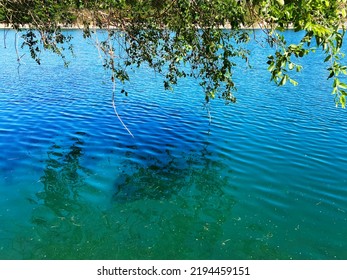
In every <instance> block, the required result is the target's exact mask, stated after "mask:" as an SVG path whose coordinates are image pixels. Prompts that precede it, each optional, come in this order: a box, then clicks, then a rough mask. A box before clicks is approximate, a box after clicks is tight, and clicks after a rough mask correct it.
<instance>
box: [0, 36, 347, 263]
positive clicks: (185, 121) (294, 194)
mask: <svg viewBox="0 0 347 280" xmlns="http://www.w3.org/2000/svg"><path fill="white" fill-rule="evenodd" d="M3 33H4V31H2V30H1V31H0V34H1V37H3V36H2V35H3ZM70 33H73V35H74V36H75V39H74V40H75V41H74V45H75V53H76V58H71V65H70V67H69V68H64V67H63V63H62V61H61V59H60V58H58V57H56V56H54V55H51V54H48V53H43V54H42V65H41V66H38V65H36V64H35V62H33V61H32V60H31V59H30V58H29V54H28V53H26V54H25V55H24V57H23V58H22V64H21V66H20V67H19V68H18V64H17V61H16V52H15V48H14V32H12V31H10V32H9V33H8V34H7V36H6V37H7V39H6V48H4V44H5V43H4V40H1V43H0V58H1V68H0V259H346V258H347V250H346V249H347V240H346V236H347V215H346V212H347V183H346V182H347V173H346V169H347V150H346V149H345V146H346V139H347V132H346V128H347V118H346V116H347V115H346V110H343V109H341V108H336V107H335V105H334V100H333V96H332V95H331V94H330V92H331V88H330V81H327V80H326V77H327V72H326V70H325V68H326V67H327V65H324V64H323V63H322V61H323V60H322V55H321V54H319V53H316V54H315V55H310V56H308V57H307V58H305V59H304V60H303V61H302V63H303V66H304V70H303V73H301V74H300V75H299V76H297V80H298V81H299V83H300V84H299V86H298V87H293V86H291V85H287V86H285V87H283V88H278V87H276V86H274V85H273V84H271V83H270V82H269V78H270V74H269V73H268V72H267V70H266V68H267V65H266V60H267V59H266V57H267V55H268V54H269V53H270V51H271V50H269V49H266V48H261V47H259V45H256V43H255V42H252V43H250V45H249V49H250V50H251V51H252V55H251V57H250V62H251V65H252V68H251V69H248V68H246V67H245V66H243V65H241V66H240V67H239V68H237V69H236V71H235V81H236V83H237V85H238V91H237V92H236V96H237V100H238V101H237V103H236V104H232V105H225V104H224V103H223V102H222V101H220V100H214V101H212V102H211V104H210V114H211V117H212V119H211V122H210V121H209V117H208V112H207V110H206V108H204V104H203V102H204V95H203V93H202V90H201V89H200V88H199V86H198V83H197V82H196V81H194V80H189V79H187V80H180V81H179V84H178V86H176V87H175V90H174V92H166V91H164V90H163V86H162V78H161V77H160V76H156V75H155V74H154V73H153V72H152V71H151V70H150V69H147V68H146V67H142V68H141V69H138V70H137V71H135V72H133V73H131V82H130V83H128V84H126V85H125V87H126V89H127V90H128V91H129V96H128V97H124V96H122V95H120V94H117V98H116V104H117V109H118V112H119V114H120V116H121V118H122V120H123V121H124V123H125V124H126V125H127V127H128V128H129V129H130V130H131V132H132V134H133V135H134V138H132V137H131V136H130V135H129V134H128V133H127V131H126V130H125V129H124V128H123V127H122V125H121V124H120V122H119V120H118V119H117V117H116V116H115V114H114V112H113V108H112V103H111V97H112V85H111V83H110V79H109V74H108V73H106V72H105V71H104V70H103V69H102V61H101V60H100V59H99V57H98V52H97V51H96V49H95V48H94V47H93V45H92V44H91V43H87V42H85V41H83V39H82V34H81V32H79V31H70ZM286 36H287V37H288V38H289V40H290V39H291V38H293V39H295V35H294V34H293V33H291V32H287V33H286ZM20 52H21V54H22V53H25V52H24V51H20ZM117 90H118V93H119V92H120V90H121V87H119V88H118V89H117Z"/></svg>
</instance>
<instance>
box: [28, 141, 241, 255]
mask: <svg viewBox="0 0 347 280" xmlns="http://www.w3.org/2000/svg"><path fill="white" fill-rule="evenodd" d="M206 153H207V150H205V151H202V152H200V153H191V154H189V155H183V157H181V158H180V159H177V158H175V157H174V156H172V155H171V154H170V152H169V151H166V152H165V153H164V155H165V157H163V158H164V160H158V159H156V158H148V160H147V161H146V164H147V165H141V164H139V163H134V161H131V157H130V158H129V160H125V161H124V165H123V166H124V168H123V170H121V171H120V172H117V174H116V181H115V183H114V184H115V189H114V192H113V195H111V196H110V197H111V198H110V199H109V201H105V203H104V205H99V204H98V203H96V202H95V201H93V199H92V197H93V195H97V194H98V193H100V191H101V190H98V189H96V188H95V187H93V186H90V185H88V183H86V180H85V179H86V177H87V176H90V175H92V174H93V172H92V171H91V170H87V169H86V168H84V167H83V166H81V159H82V158H83V155H84V153H83V142H82V141H80V140H78V141H76V143H74V144H73V145H72V146H71V147H70V148H69V149H68V151H67V152H64V150H63V149H62V148H61V147H59V146H57V145H54V146H52V148H51V150H50V151H49V153H48V159H47V160H46V166H45V168H44V171H43V176H42V177H41V182H42V183H43V189H42V191H40V192H39V193H37V199H36V200H37V203H38V204H37V207H35V209H34V210H33V213H32V224H33V231H34V237H33V241H32V244H33V245H32V248H31V251H30V252H26V255H25V258H34V259H42V258H48V259H209V258H228V252H227V247H225V246H224V245H225V244H223V241H224V240H225V239H226V237H225V236H224V232H223V224H224V222H225V220H226V218H227V215H229V214H230V212H231V209H232V207H233V205H234V199H233V198H232V196H231V195H228V194H226V193H225V192H224V190H223V188H224V187H225V185H226V184H229V182H228V179H227V178H226V177H222V176H221V175H220V174H219V173H218V169H219V168H218V163H212V162H211V161H210V160H209V159H208V156H207V154H206ZM133 156H135V155H133ZM182 159H183V162H184V164H183V165H182ZM105 197H108V196H105ZM105 205H108V206H107V207H105ZM224 255H225V256H224ZM223 256H224V257H223Z"/></svg>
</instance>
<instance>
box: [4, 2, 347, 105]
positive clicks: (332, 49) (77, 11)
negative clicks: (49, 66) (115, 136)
mask: <svg viewBox="0 0 347 280" xmlns="http://www.w3.org/2000/svg"><path fill="white" fill-rule="evenodd" d="M345 18H346V1H345V0H333V1H327V0H308V1H307V0H306V1H304V0H251V1H245V0H214V1H210V0H161V1H160V0H150V1H144V0H136V1H135V0H107V1H99V0H96V1H90V0H60V1H58V0H28V1H24V0H0V20H1V21H3V22H4V23H7V24H9V25H11V26H12V27H13V28H15V29H17V30H18V31H21V32H22V38H23V40H24V43H23V46H27V47H29V50H30V53H31V56H32V57H33V58H34V59H35V60H36V61H37V62H38V63H40V59H39V53H40V51H41V50H42V49H48V50H51V51H53V52H55V53H57V54H58V55H60V56H62V57H63V59H64V61H65V63H66V60H65V56H64V53H65V49H66V43H69V40H70V39H71V38H69V37H66V36H65V35H64V33H63V32H62V31H61V27H62V26H66V25H71V24H76V23H82V24H83V26H84V36H85V38H94V39H95V38H97V33H98V32H96V30H95V29H94V28H93V27H98V28H101V29H103V30H106V34H107V35H106V38H104V39H102V40H99V39H98V38H97V39H96V40H97V45H98V48H99V51H100V53H101V54H102V56H103V58H104V67H105V68H106V69H109V70H110V71H111V73H112V80H113V81H115V80H118V81H120V82H125V81H127V80H128V79H129V75H128V70H129V69H131V68H136V67H140V66H141V65H143V64H146V65H147V66H149V67H151V68H152V69H153V70H154V71H156V72H157V73H158V74H160V75H163V77H164V87H165V88H166V89H172V87H173V85H175V84H176V83H177V82H178V79H179V78H186V77H194V78H196V79H197V80H198V81H199V83H200V85H201V86H202V88H203V89H204V93H205V100H206V101H209V100H210V99H211V98H215V97H220V98H223V99H224V100H225V101H227V102H235V100H236V98H235V97H234V92H235V90H236V86H235V84H234V81H233V73H234V68H235V66H236V63H239V62H240V61H242V60H243V61H244V62H245V63H246V64H248V56H249V51H248V49H247V42H248V41H249V40H250V32H249V30H245V27H246V28H247V27H248V28H252V27H253V26H254V25H258V26H260V27H261V28H262V30H263V32H264V34H265V43H266V44H267V45H269V46H270V47H271V48H272V49H273V53H272V54H270V55H269V57H268V61H267V63H268V65H269V66H268V70H269V71H270V73H271V80H272V81H274V82H275V83H276V84H277V85H279V86H283V85H285V84H286V83H287V82H288V81H289V82H290V83H292V84H293V85H297V82H296V81H295V80H294V79H292V78H291V71H297V72H300V71H301V70H302V66H301V65H300V64H299V62H300V58H302V57H304V56H306V55H307V54H309V53H313V52H315V51H316V50H317V49H321V50H323V52H324V53H325V55H326V56H325V63H328V64H329V65H328V66H327V71H328V75H327V78H328V79H333V81H334V82H333V91H332V93H333V94H334V96H335V101H336V104H337V105H341V106H342V107H345V105H346V95H347V92H346V90H347V86H346V83H344V82H343V80H342V78H341V77H342V75H345V74H346V71H347V70H346V67H345V66H344V65H343V64H342V62H341V58H342V56H343V54H342V52H341V47H342V42H343V37H344V34H345V32H344V28H343V26H344V23H345ZM23 26H25V27H26V29H25V30H24V29H23ZM225 28H227V29H225ZM287 28H291V29H293V30H294V31H295V32H297V34H298V36H297V42H296V43H295V42H294V43H293V42H291V43H287V42H286V39H285V37H284V36H283V35H282V32H283V31H284V30H285V29H287ZM299 31H300V32H299ZM302 31H303V32H302ZM68 48H70V49H72V46H71V45H69V47H68ZM124 92H125V91H124Z"/></svg>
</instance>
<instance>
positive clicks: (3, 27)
mask: <svg viewBox="0 0 347 280" xmlns="http://www.w3.org/2000/svg"><path fill="white" fill-rule="evenodd" d="M21 28H22V29H29V25H24V26H21ZM60 28H61V29H62V30H83V28H84V26H83V25H78V24H74V25H71V26H60ZM89 28H91V29H102V28H99V27H96V26H89ZM220 28H221V29H231V27H230V25H226V26H220ZM111 29H117V27H116V26H112V27H111ZM261 29H266V28H264V27H263V26H262V25H261V24H259V23H257V24H254V25H252V26H242V27H241V28H240V30H261ZM287 29H288V30H291V29H293V28H292V27H288V28H287ZM0 30H15V29H14V28H12V27H11V26H9V25H7V24H5V23H0Z"/></svg>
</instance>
